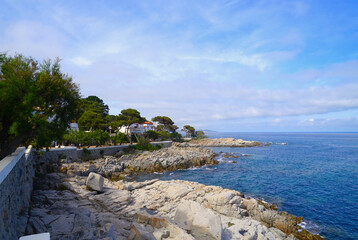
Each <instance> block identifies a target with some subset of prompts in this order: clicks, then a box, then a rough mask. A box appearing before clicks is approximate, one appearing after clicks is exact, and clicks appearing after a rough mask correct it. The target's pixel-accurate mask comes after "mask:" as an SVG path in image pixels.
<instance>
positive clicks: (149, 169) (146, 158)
mask: <svg viewBox="0 0 358 240" xmlns="http://www.w3.org/2000/svg"><path fill="white" fill-rule="evenodd" d="M215 157H216V153H215V152H214V151H213V150H211V149H204V148H198V147H185V148H184V147H179V145H178V144H174V145H173V146H172V147H168V148H162V149H160V150H157V151H152V152H150V151H135V152H133V153H131V154H127V153H125V152H123V151H120V152H118V153H117V154H116V155H115V156H105V157H103V158H99V159H96V160H93V161H88V162H83V163H69V164H66V163H63V164H62V165H61V167H62V169H61V170H60V171H61V172H67V173H68V174H69V175H72V176H75V175H80V176H88V174H89V173H90V172H95V173H99V174H101V175H103V176H104V177H107V178H123V177H124V176H125V175H129V174H136V173H138V172H146V173H154V172H158V173H161V172H163V171H175V170H180V169H187V168H190V167H200V166H203V165H215V164H218V163H219V162H218V161H217V160H215Z"/></svg>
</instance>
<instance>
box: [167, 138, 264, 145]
mask: <svg viewBox="0 0 358 240" xmlns="http://www.w3.org/2000/svg"><path fill="white" fill-rule="evenodd" d="M173 145H175V146H179V147H256V146H261V143H260V142H256V141H244V140H242V139H234V138H214V139H209V138H204V139H198V140H191V141H190V142H187V143H181V144H180V143H179V144H177V143H175V144H173Z"/></svg>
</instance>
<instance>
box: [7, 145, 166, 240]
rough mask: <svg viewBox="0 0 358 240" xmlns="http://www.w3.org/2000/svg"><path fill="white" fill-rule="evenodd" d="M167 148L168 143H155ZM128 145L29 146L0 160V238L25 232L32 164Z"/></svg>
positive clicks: (102, 152)
mask: <svg viewBox="0 0 358 240" xmlns="http://www.w3.org/2000/svg"><path fill="white" fill-rule="evenodd" d="M152 144H153V145H158V144H161V145H162V146H163V147H170V146H171V145H172V142H169V141H167V142H158V143H152ZM128 146H129V145H119V146H109V147H98V148H90V149H88V150H87V151H88V152H89V154H88V153H84V152H83V150H82V149H77V148H75V147H67V148H57V149H50V150H49V151H45V150H44V151H40V152H36V151H34V150H32V148H31V147H29V148H28V149H25V148H24V147H20V148H18V149H17V150H16V151H15V152H14V153H13V154H11V155H9V156H7V157H5V158H3V159H2V160H1V161H0V239H1V240H2V239H10V240H12V239H16V240H17V239H18V237H20V236H22V235H23V233H24V232H25V228H26V224H27V218H28V216H27V215H28V207H29V205H30V201H31V192H32V190H33V178H34V176H35V167H36V166H39V165H41V164H44V165H46V163H50V162H54V161H58V160H59V159H60V158H67V159H68V160H69V161H76V160H81V159H95V158H99V157H101V156H102V155H114V154H115V153H116V152H118V151H120V150H123V149H124V148H127V147H128Z"/></svg>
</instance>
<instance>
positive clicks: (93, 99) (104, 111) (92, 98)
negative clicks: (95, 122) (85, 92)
mask: <svg viewBox="0 0 358 240" xmlns="http://www.w3.org/2000/svg"><path fill="white" fill-rule="evenodd" d="M85 100H87V101H89V102H91V103H92V104H95V103H98V104H99V106H101V107H100V109H101V112H102V114H103V115H104V116H107V115H108V112H109V107H108V105H106V104H104V102H103V100H102V99H100V98H99V97H97V96H88V97H87V98H85Z"/></svg>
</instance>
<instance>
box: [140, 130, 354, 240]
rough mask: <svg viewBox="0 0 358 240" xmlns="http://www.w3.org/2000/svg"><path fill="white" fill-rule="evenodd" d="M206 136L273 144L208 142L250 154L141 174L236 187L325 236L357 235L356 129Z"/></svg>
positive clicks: (220, 149)
mask: <svg viewBox="0 0 358 240" xmlns="http://www.w3.org/2000/svg"><path fill="white" fill-rule="evenodd" d="M210 137H211V138H216V137H234V138H242V139H245V140H257V141H261V142H273V144H272V145H271V146H269V147H253V148H212V149H213V150H214V151H215V152H217V153H219V152H221V151H222V152H229V153H236V154H248V155H249V156H246V157H240V158H238V159H221V158H220V157H218V159H219V160H221V161H220V164H219V165H216V166H204V167H202V168H194V169H190V170H182V171H176V172H171V173H169V172H167V173H164V174H155V175H154V176H153V175H150V176H148V175H147V176H141V177H140V179H148V178H152V177H155V178H160V179H162V180H165V179H182V180H189V181H196V182H200V183H203V184H207V185H217V186H222V187H224V188H229V189H234V190H237V191H240V192H243V193H244V194H245V195H246V196H253V197H255V198H261V199H264V200H265V201H268V202H270V203H273V204H276V205H277V206H278V207H279V210H282V211H287V212H289V213H291V214H294V215H297V216H303V218H304V222H305V223H306V225H305V227H306V229H308V230H309V231H311V232H313V233H319V234H320V235H321V236H323V237H325V238H327V239H358V133H210ZM279 143H287V145H281V144H279ZM233 160H235V161H237V163H232V161H233Z"/></svg>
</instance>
